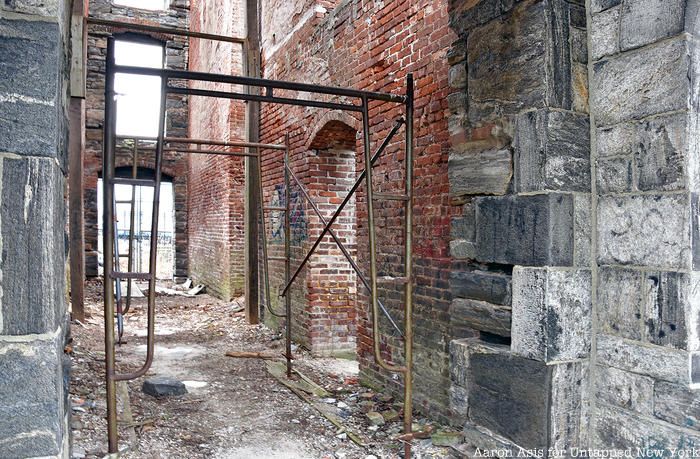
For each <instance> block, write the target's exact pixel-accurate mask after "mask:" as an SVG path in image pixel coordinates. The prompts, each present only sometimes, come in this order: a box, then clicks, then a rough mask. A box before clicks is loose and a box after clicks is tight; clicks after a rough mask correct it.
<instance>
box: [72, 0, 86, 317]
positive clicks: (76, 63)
mask: <svg viewBox="0 0 700 459" xmlns="http://www.w3.org/2000/svg"><path fill="white" fill-rule="evenodd" d="M71 6H72V8H71V48H72V58H71V59H72V60H71V73H70V94H71V98H70V102H69V107H68V124H69V127H68V219H69V221H68V225H69V226H68V231H69V234H70V239H69V242H68V244H69V253H70V260H69V263H70V265H69V266H70V298H71V312H72V316H73V318H74V319H78V320H85V219H84V215H83V202H84V201H83V199H84V192H83V156H84V154H83V152H84V151H85V99H84V97H85V72H86V70H85V69H86V56H87V53H86V50H87V39H86V37H87V35H86V29H85V17H86V16H87V14H88V0H73V3H72V5H71Z"/></svg>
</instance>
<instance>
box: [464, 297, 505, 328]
mask: <svg viewBox="0 0 700 459" xmlns="http://www.w3.org/2000/svg"><path fill="white" fill-rule="evenodd" d="M510 320H511V310H510V306H501V305H496V304H491V303H487V302H485V301H477V300H470V299H464V298H455V299H453V300H452V305H451V311H450V324H451V325H452V328H461V327H465V326H466V327H468V328H471V329H474V330H478V331H484V332H488V333H492V334H494V335H498V336H510Z"/></svg>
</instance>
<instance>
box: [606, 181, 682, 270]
mask: <svg viewBox="0 0 700 459" xmlns="http://www.w3.org/2000/svg"><path fill="white" fill-rule="evenodd" d="M691 249H692V248H691V238H690V199H689V195H687V194H678V195H637V196H602V197H601V198H600V199H599V201H598V262H599V263H601V264H615V265H636V266H650V267H659V268H689V267H690V264H691V261H692V250H691Z"/></svg>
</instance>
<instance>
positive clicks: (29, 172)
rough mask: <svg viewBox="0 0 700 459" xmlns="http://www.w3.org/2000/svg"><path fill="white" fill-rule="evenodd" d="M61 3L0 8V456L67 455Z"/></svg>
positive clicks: (65, 13) (64, 19) (64, 32)
mask: <svg viewBox="0 0 700 459" xmlns="http://www.w3.org/2000/svg"><path fill="white" fill-rule="evenodd" d="M69 17H70V11H69V10H67V9H66V7H65V5H64V2H56V1H49V2H33V1H26V2H25V1H14V2H3V3H2V4H0V62H2V65H1V66H0V190H1V193H2V197H1V198H0V199H1V200H2V210H1V211H0V247H2V261H0V374H1V375H2V377H0V456H1V457H4V458H22V457H39V456H41V457H68V450H69V436H70V431H69V428H68V416H69V414H70V409H68V408H67V407H68V380H69V377H68V374H69V369H70V359H69V358H68V357H66V356H65V355H64V353H63V349H64V345H65V343H66V335H67V333H68V321H67V315H66V293H67V292H66V286H65V278H66V276H65V262H66V247H65V244H64V240H65V234H64V228H65V197H64V191H65V184H66V174H67V170H66V167H67V125H68V122H67V105H68V104H67V88H68V84H67V77H68V66H67V63H68V57H69V56H68V46H67V43H68V34H69V25H68V20H69V19H68V18H69Z"/></svg>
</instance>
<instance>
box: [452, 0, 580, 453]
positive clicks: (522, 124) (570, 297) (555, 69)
mask: <svg viewBox="0 0 700 459" xmlns="http://www.w3.org/2000/svg"><path fill="white" fill-rule="evenodd" d="M450 6H451V8H450V22H451V26H452V27H453V28H454V30H455V31H456V32H457V33H458V34H459V37H460V38H459V40H457V41H456V42H455V43H454V44H453V46H452V48H451V50H450V52H449V54H448V58H449V62H450V65H451V67H450V85H451V87H452V93H451V94H450V96H449V100H450V113H451V114H450V134H451V143H452V149H451V153H450V160H449V181H450V196H451V197H452V203H453V204H455V205H458V206H460V207H461V216H459V217H457V218H455V219H453V221H452V234H451V239H452V240H451V243H450V246H451V255H452V258H453V264H452V272H451V275H450V288H451V291H452V294H453V299H452V303H451V305H450V310H449V312H450V326H451V331H452V336H453V337H454V338H456V340H455V341H453V342H452V344H451V380H452V386H451V393H450V395H451V407H452V409H453V412H454V414H455V418H454V419H455V420H456V421H457V423H459V424H465V423H466V428H465V432H466V433H467V441H468V442H471V443H472V444H473V445H474V446H478V447H481V448H483V447H484V445H488V444H490V443H492V441H493V440H492V438H493V436H498V437H500V438H502V439H504V441H506V442H507V443H510V444H511V445H512V444H515V445H518V446H520V447H523V448H545V450H546V449H547V448H549V447H557V448H559V447H569V446H581V445H586V444H587V438H586V435H587V429H586V426H587V419H588V418H587V417H586V412H587V411H586V410H587V405H586V400H587V392H586V391H585V390H584V389H585V388H586V387H587V381H588V366H589V364H588V357H589V351H590V335H591V288H592V287H591V273H590V263H591V258H590V244H591V242H590V241H591V236H590V189H591V179H590V169H591V165H590V147H589V116H588V89H587V86H588V85H587V66H586V62H587V52H586V15H585V9H584V5H583V2H581V1H577V0H524V1H521V2H503V1H498V0H482V1H453V2H451V4H450ZM457 338H458V339H457ZM525 375H527V376H525ZM486 431H488V433H484V432H486Z"/></svg>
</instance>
